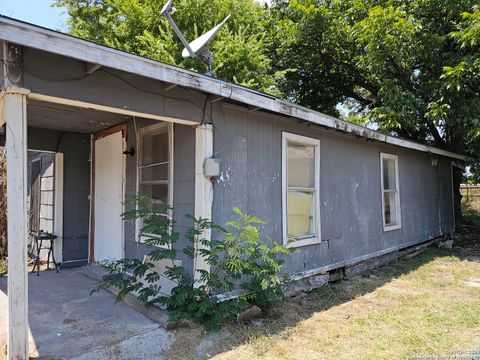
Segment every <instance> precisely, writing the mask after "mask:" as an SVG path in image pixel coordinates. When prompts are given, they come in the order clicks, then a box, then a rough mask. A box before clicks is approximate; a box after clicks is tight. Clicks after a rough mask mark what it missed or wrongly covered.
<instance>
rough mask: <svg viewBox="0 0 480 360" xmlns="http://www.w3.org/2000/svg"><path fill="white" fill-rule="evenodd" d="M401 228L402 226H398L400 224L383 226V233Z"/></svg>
mask: <svg viewBox="0 0 480 360" xmlns="http://www.w3.org/2000/svg"><path fill="white" fill-rule="evenodd" d="M401 228H402V225H400V224H395V225H383V232H387V231H393V230H398V229H401Z"/></svg>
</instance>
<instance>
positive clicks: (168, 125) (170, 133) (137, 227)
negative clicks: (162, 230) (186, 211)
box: [135, 122, 174, 243]
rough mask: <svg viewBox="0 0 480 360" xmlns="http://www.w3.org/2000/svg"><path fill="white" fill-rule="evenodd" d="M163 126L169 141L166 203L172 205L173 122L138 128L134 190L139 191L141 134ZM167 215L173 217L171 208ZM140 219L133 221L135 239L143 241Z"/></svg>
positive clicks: (144, 237)
mask: <svg viewBox="0 0 480 360" xmlns="http://www.w3.org/2000/svg"><path fill="white" fill-rule="evenodd" d="M163 128H167V131H168V142H169V149H168V152H169V159H168V161H169V164H170V167H169V171H168V205H169V206H173V174H174V162H173V160H174V158H173V149H174V144H173V138H174V137H173V123H168V122H159V123H158V124H153V125H149V126H145V127H142V128H140V129H138V133H137V137H136V138H137V141H136V148H137V163H136V167H137V183H136V192H137V194H138V193H139V191H140V175H141V171H140V167H141V165H140V164H141V159H142V136H143V135H144V134H148V133H150V132H152V131H158V130H161V129H163ZM168 217H169V218H170V219H173V210H170V211H169V213H168ZM142 226H143V224H142V219H137V220H136V222H135V239H136V241H137V242H140V243H143V242H144V241H145V239H146V236H141V235H140V229H141V228H142Z"/></svg>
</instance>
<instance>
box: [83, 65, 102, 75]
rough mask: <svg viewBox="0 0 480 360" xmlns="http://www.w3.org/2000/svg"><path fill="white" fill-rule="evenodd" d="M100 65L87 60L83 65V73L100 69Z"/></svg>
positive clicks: (91, 72)
mask: <svg viewBox="0 0 480 360" xmlns="http://www.w3.org/2000/svg"><path fill="white" fill-rule="evenodd" d="M101 67H102V65H100V64H92V63H89V62H87V64H86V65H85V73H86V74H88V75H91V74H93V73H94V72H95V71H97V70H98V69H100V68H101Z"/></svg>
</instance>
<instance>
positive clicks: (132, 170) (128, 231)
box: [125, 119, 195, 274]
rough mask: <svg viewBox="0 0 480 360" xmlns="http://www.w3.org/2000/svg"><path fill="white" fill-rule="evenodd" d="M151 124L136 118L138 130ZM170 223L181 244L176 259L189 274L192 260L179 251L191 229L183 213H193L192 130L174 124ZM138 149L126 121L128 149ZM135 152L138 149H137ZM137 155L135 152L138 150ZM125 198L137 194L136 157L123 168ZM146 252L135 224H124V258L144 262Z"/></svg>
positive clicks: (133, 132)
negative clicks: (171, 217) (172, 223)
mask: <svg viewBox="0 0 480 360" xmlns="http://www.w3.org/2000/svg"><path fill="white" fill-rule="evenodd" d="M155 123H156V122H154V121H149V120H144V119H137V120H136V126H137V129H139V128H141V127H144V126H148V125H152V124H155ZM173 135H174V140H173V146H174V154H173V164H174V165H173V166H174V167H173V169H174V182H173V189H174V193H173V220H174V222H175V225H174V230H175V231H177V232H179V233H180V239H181V240H180V241H179V242H178V244H177V247H176V248H177V250H178V254H179V257H178V258H179V259H180V260H182V262H183V265H184V267H185V269H186V272H187V273H188V274H192V267H193V263H192V261H191V259H189V258H187V257H186V256H184V255H183V252H182V251H181V250H182V249H183V248H185V247H186V246H187V245H188V241H187V240H186V239H185V236H184V234H185V231H186V230H187V229H188V228H189V227H191V226H192V222H191V220H189V219H187V218H186V217H185V214H191V215H193V213H194V201H195V129H194V128H193V127H191V126H185V125H179V124H175V125H174V128H173ZM132 146H133V147H135V148H137V144H136V136H135V126H134V124H133V121H130V122H128V135H127V148H128V149H129V148H131V147H132ZM137 150H138V149H137ZM137 152H138V151H137ZM126 168H127V171H126V186H125V189H126V191H125V197H126V199H130V198H132V197H134V196H135V195H136V193H137V156H136V155H135V156H133V157H132V156H128V157H127V165H126ZM148 252H149V249H148V247H147V246H145V245H144V244H142V243H140V242H138V241H136V238H135V224H134V223H132V222H125V256H126V257H129V258H138V259H143V256H144V255H146V254H148Z"/></svg>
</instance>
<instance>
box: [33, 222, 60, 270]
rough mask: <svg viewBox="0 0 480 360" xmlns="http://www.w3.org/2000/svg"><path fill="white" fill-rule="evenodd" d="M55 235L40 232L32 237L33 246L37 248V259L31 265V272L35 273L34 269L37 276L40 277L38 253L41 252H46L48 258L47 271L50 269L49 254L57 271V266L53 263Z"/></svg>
mask: <svg viewBox="0 0 480 360" xmlns="http://www.w3.org/2000/svg"><path fill="white" fill-rule="evenodd" d="M56 238H57V235H54V234H51V233H46V232H43V231H41V232H40V233H39V234H38V235H34V236H33V240H35V244H36V246H37V258H36V259H35V263H34V265H33V270H32V272H34V271H35V267H36V268H37V276H40V251H41V250H48V257H47V269H50V254H52V261H53V264H54V265H55V270H57V273H58V272H59V271H58V264H57V262H56V261H55V254H54V251H53V250H54V248H53V246H54V243H55V239H56Z"/></svg>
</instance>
